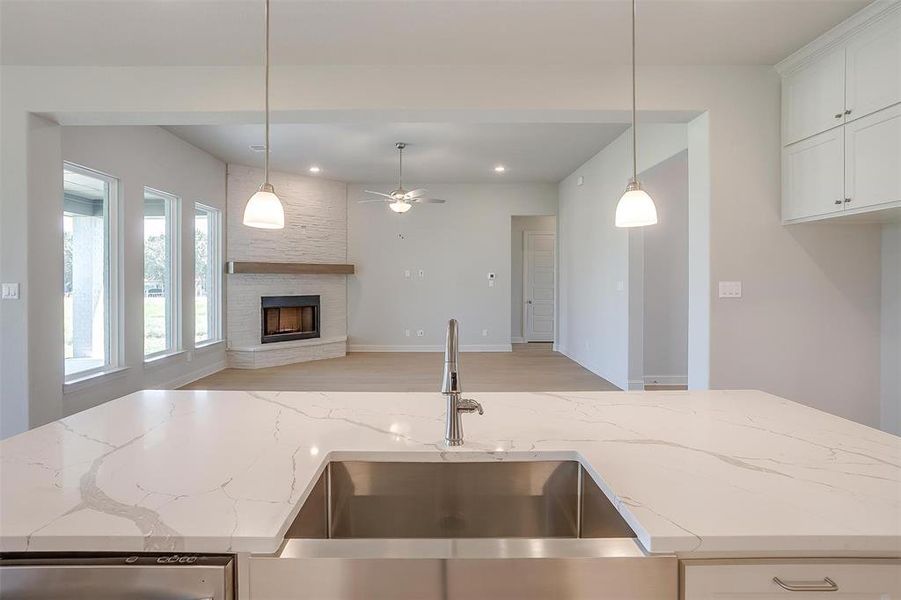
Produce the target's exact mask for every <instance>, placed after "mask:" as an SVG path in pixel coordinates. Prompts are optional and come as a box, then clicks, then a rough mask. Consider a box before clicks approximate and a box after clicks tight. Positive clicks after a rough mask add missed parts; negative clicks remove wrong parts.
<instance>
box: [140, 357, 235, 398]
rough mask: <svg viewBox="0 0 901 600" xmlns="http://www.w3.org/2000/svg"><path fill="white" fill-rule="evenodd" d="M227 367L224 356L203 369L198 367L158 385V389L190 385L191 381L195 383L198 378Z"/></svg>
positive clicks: (173, 388) (175, 388)
mask: <svg viewBox="0 0 901 600" xmlns="http://www.w3.org/2000/svg"><path fill="white" fill-rule="evenodd" d="M225 367H226V361H225V359H224V358H223V359H222V360H217V361H216V362H214V363H213V364H211V365H207V366H206V367H204V368H202V369H197V370H196V371H191V372H190V373H187V374H185V375H182V376H181V377H176V378H175V379H173V380H171V381H169V382H167V383H164V384H161V385H158V386H156V388H157V389H161V390H177V389H178V388H180V387H182V386H183V385H188V384H189V383H193V382H195V381H197V380H198V379H203V378H204V377H209V376H210V375H212V374H213V373H218V372H219V371H222V370H224V369H225Z"/></svg>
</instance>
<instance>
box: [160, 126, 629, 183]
mask: <svg viewBox="0 0 901 600" xmlns="http://www.w3.org/2000/svg"><path fill="white" fill-rule="evenodd" d="M627 128H628V125H624V124H619V123H617V124H608V123H587V124H586V123H492V124H471V125H468V124H459V123H386V124H276V125H273V128H272V157H271V166H272V169H273V170H277V171H287V172H294V173H302V174H309V168H310V166H312V165H316V166H318V167H320V168H321V169H322V172H321V173H320V174H319V176H320V177H325V178H328V179H336V180H338V181H345V182H348V183H377V182H378V183H384V184H386V185H388V184H393V183H396V181H397V150H396V149H395V148H394V144H395V142H407V143H408V144H409V145H408V147H407V149H406V150H405V151H404V181H410V182H411V183H415V182H430V183H485V182H494V183H500V182H508V183H512V182H558V181H560V180H561V179H563V178H564V177H566V176H567V175H569V174H570V173H572V172H573V171H574V170H575V169H576V168H577V167H578V166H579V165H581V164H582V163H584V162H585V161H586V160H587V159H588V158H590V157H591V156H593V155H595V154H596V153H597V152H598V151H600V150H601V148H603V147H604V146H606V145H607V144H609V143H610V142H611V141H613V140H614V139H615V138H616V137H617V136H618V135H620V134H621V133H622V132H623V131H625V130H626V129H627ZM167 129H169V131H171V132H173V133H174V134H175V135H177V136H179V137H181V138H182V139H184V140H187V141H188V142H190V143H192V144H194V145H195V146H197V147H199V148H203V149H204V150H206V151H207V152H210V153H211V154H213V155H215V156H218V157H219V158H221V159H222V160H224V161H226V162H232V163H239V164H244V165H252V166H262V165H263V155H262V154H261V153H260V152H254V151H252V150H251V149H250V145H251V144H262V142H263V127H262V125H211V126H206V125H194V126H180V127H168V128H167ZM499 164H502V165H504V166H505V167H506V169H507V170H506V172H505V173H504V174H503V175H499V174H497V173H495V172H494V167H495V166H496V165H499Z"/></svg>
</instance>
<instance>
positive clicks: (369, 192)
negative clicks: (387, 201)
mask: <svg viewBox="0 0 901 600" xmlns="http://www.w3.org/2000/svg"><path fill="white" fill-rule="evenodd" d="M363 191H364V192H366V193H367V194H375V195H376V196H384V197H385V198H391V199H392V200H394V196H392V195H391V194H383V193H382V192H373V191H372V190H363Z"/></svg>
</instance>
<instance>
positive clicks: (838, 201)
mask: <svg viewBox="0 0 901 600" xmlns="http://www.w3.org/2000/svg"><path fill="white" fill-rule="evenodd" d="M842 202H843V200H836V201H835V203H836V204H841V203H842Z"/></svg>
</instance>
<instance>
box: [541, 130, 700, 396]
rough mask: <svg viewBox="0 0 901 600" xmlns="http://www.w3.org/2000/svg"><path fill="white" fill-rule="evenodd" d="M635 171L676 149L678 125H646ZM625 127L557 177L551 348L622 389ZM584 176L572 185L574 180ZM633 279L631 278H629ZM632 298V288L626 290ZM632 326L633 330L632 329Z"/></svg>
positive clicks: (680, 141) (626, 307)
mask: <svg viewBox="0 0 901 600" xmlns="http://www.w3.org/2000/svg"><path fill="white" fill-rule="evenodd" d="M639 131H640V132H641V136H642V137H641V139H642V144H643V145H642V146H641V149H642V150H641V153H640V155H639V170H644V169H647V168H649V167H651V166H653V165H655V164H657V163H659V162H660V161H662V160H665V159H667V158H669V157H670V156H673V155H674V154H677V153H679V152H681V151H683V150H684V149H685V147H686V145H687V143H688V142H687V133H686V127H685V125H666V124H656V125H645V126H643V127H641V128H640V129H639ZM631 135H632V134H631V131H627V132H626V133H623V134H622V135H621V136H620V137H618V138H617V139H616V140H614V141H613V142H612V143H611V144H610V145H608V146H607V147H606V148H604V149H603V150H601V151H600V152H599V153H598V154H596V155H595V156H594V157H592V158H591V159H590V160H588V161H587V162H586V163H585V164H584V165H582V166H581V167H579V168H578V169H576V170H575V171H574V172H573V173H572V174H571V175H570V176H569V177H567V178H566V179H564V180H563V181H562V182H561V183H560V207H559V214H558V229H557V231H558V242H557V245H558V249H559V256H558V262H559V274H558V275H559V282H560V283H559V287H560V300H559V304H560V305H559V307H558V314H559V327H558V340H557V347H558V349H559V350H560V351H561V352H563V353H564V354H566V355H567V356H569V357H571V358H572V359H573V360H575V361H577V362H578V363H580V364H582V365H583V366H585V367H586V368H588V369H590V370H591V371H593V372H595V373H597V374H598V375H600V376H601V377H603V378H604V379H607V380H608V381H610V382H612V383H613V384H614V385H617V386H619V387H621V388H623V389H626V388H627V387H628V385H629V384H628V382H629V352H630V347H631V348H633V349H634V347H635V344H634V343H632V344H630V341H629V331H630V327H629V322H630V315H631V318H632V321H635V320H636V319H640V318H641V317H640V316H638V315H639V314H640V312H639V313H636V310H638V309H637V307H636V306H635V305H633V306H631V309H630V299H629V296H630V291H631V290H630V289H629V285H630V270H629V245H630V243H629V231H628V230H626V229H617V228H616V227H614V225H613V215H614V213H615V211H616V204H617V202H618V201H619V198H620V196H622V194H623V191H624V190H625V186H626V183H628V180H629V178H630V177H631V176H632V173H631V170H632V158H631V157H632V154H631V152H632V150H631V148H632V137H631ZM580 177H582V178H583V183H582V185H579V183H578V182H579V178H580ZM632 280H633V281H634V276H633V277H632ZM632 295H633V297H634V294H632ZM633 331H634V329H633Z"/></svg>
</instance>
